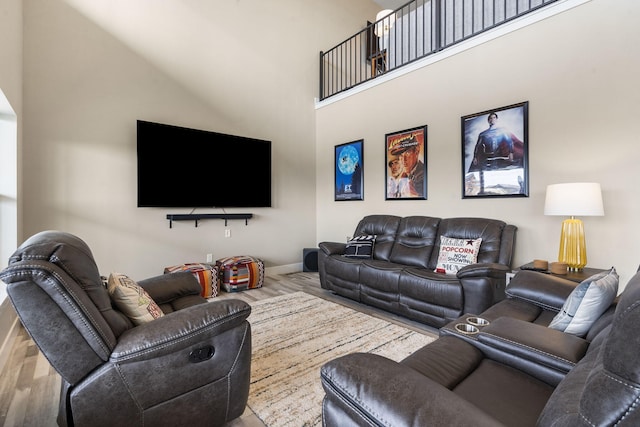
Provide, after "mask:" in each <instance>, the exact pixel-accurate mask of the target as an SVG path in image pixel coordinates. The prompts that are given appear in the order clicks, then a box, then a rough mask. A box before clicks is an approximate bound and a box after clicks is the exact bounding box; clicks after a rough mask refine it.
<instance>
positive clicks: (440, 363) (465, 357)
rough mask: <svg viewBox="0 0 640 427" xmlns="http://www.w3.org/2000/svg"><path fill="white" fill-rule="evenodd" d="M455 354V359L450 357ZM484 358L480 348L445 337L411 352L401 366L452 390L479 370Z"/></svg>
mask: <svg viewBox="0 0 640 427" xmlns="http://www.w3.org/2000/svg"><path fill="white" fill-rule="evenodd" d="M452 354H455V355H456V357H451V355H452ZM482 358H483V355H482V352H481V351H480V350H479V349H478V348H477V347H475V346H472V345H469V344H468V343H466V342H465V341H463V340H460V339H457V338H454V337H451V336H443V337H440V338H438V339H437V340H435V341H433V342H431V343H429V345H425V346H424V347H422V348H420V349H418V350H417V351H415V352H413V353H411V354H410V355H409V356H407V357H406V358H405V359H404V360H402V361H401V362H400V363H401V364H402V365H406V366H409V367H410V368H412V369H414V370H416V371H418V372H419V373H420V374H422V375H424V376H425V377H428V378H430V379H432V380H433V381H435V382H437V383H438V384H440V385H442V386H444V387H446V388H448V389H449V390H452V389H453V388H454V387H455V386H456V385H458V384H459V383H461V382H462V380H463V379H464V378H466V377H467V376H469V374H471V372H473V370H474V369H476V368H477V367H478V365H479V364H480V362H481V361H482Z"/></svg>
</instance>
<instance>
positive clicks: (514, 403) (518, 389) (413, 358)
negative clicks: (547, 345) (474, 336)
mask: <svg viewBox="0 0 640 427" xmlns="http://www.w3.org/2000/svg"><path fill="white" fill-rule="evenodd" d="M400 364H402V365H405V366H408V367H410V368H412V369H414V370H415V371H417V372H419V373H420V374H421V375H424V376H425V377H428V378H429V379H431V380H433V381H435V382H437V383H438V384H440V385H442V386H444V387H446V388H448V389H449V390H452V391H453V392H454V393H455V394H457V395H459V396H461V397H462V398H464V399H465V400H467V401H469V402H471V403H474V404H476V405H477V407H479V408H482V409H483V411H485V412H488V413H489V415H491V416H492V417H494V418H496V419H497V420H499V421H501V422H503V423H504V424H505V425H523V426H524V425H535V423H536V419H537V417H538V414H540V412H542V408H543V407H544V405H545V404H546V402H547V400H548V398H549V396H551V393H552V392H553V387H552V386H550V385H548V384H546V383H544V382H542V381H540V380H538V379H536V378H534V377H532V376H530V375H528V374H525V373H524V372H522V371H519V370H517V369H514V368H511V367H509V366H508V365H505V364H501V363H498V362H495V361H493V360H491V359H488V358H486V357H485V356H484V355H483V353H482V351H481V350H479V349H478V348H477V347H475V346H473V345H471V344H469V343H467V342H466V341H464V340H461V339H459V338H456V337H452V336H442V337H440V338H438V339H437V340H436V341H434V342H432V343H429V345H426V346H424V347H422V348H421V349H419V350H417V351H416V352H414V353H412V354H411V355H409V356H408V357H406V358H405V359H404V360H402V361H401V362H400Z"/></svg>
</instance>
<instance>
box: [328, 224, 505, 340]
mask: <svg viewBox="0 0 640 427" xmlns="http://www.w3.org/2000/svg"><path fill="white" fill-rule="evenodd" d="M362 235H375V236H376V239H375V245H374V249H373V256H372V258H371V259H354V258H348V257H345V256H343V254H344V251H345V247H346V243H339V242H321V243H320V244H319V245H318V246H319V248H320V250H319V251H318V271H319V276H320V285H321V286H322V288H324V289H327V290H330V291H332V292H334V293H336V294H338V295H342V296H344V297H347V298H350V299H353V300H355V301H359V302H361V303H364V304H368V305H371V306H374V307H377V308H381V309H383V310H386V311H389V312H392V313H395V314H399V315H401V316H405V317H407V318H409V319H412V320H416V321H418V322H421V323H425V324H428V325H431V326H435V327H441V326H443V325H445V324H446V323H448V322H450V321H451V320H453V319H456V318H458V317H459V316H460V315H462V314H463V313H481V312H483V311H484V310H486V309H487V308H488V307H490V306H491V305H493V304H495V303H496V302H498V301H500V300H502V299H504V297H505V293H504V289H505V282H506V273H507V272H508V271H511V262H512V258H513V252H514V245H515V235H516V227H515V226H513V225H509V224H506V223H505V222H503V221H500V220H495V219H485V218H445V219H441V218H434V217H428V216H409V217H399V216H394V215H369V216H365V217H364V218H363V219H362V220H360V222H359V223H358V225H357V227H356V229H355V231H354V236H362ZM440 236H446V237H453V238H458V239H477V238H482V244H481V246H480V250H479V253H478V258H477V263H476V264H473V265H468V266H465V267H463V268H461V269H460V270H459V271H458V272H457V273H456V274H442V273H436V272H434V270H435V268H436V265H437V261H438V254H439V252H440Z"/></svg>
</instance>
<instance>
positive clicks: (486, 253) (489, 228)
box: [427, 218, 506, 269]
mask: <svg viewBox="0 0 640 427" xmlns="http://www.w3.org/2000/svg"><path fill="white" fill-rule="evenodd" d="M505 225H506V223H505V222H504V221H500V220H497V219H486V218H445V219H442V220H441V221H440V225H439V226H438V238H437V239H436V241H435V247H434V248H433V251H432V253H431V258H430V260H429V265H428V266H427V267H428V268H431V269H435V268H436V266H437V265H438V255H439V254H440V236H445V237H453V238H455V239H478V238H482V245H481V246H480V252H479V253H478V263H492V262H499V261H500V249H501V243H502V230H503V229H504V227H505Z"/></svg>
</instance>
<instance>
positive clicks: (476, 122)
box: [462, 102, 529, 199]
mask: <svg viewBox="0 0 640 427" xmlns="http://www.w3.org/2000/svg"><path fill="white" fill-rule="evenodd" d="M528 107H529V103H528V102H522V103H520V104H514V105H509V106H506V107H500V108H495V109H492V110H488V111H483V112H481V113H476V114H471V115H468V116H464V117H462V168H463V180H462V198H463V199H464V198H474V197H528V196H529V161H528V158H529V156H528V152H529V151H528V146H529V137H528V133H529V122H528Z"/></svg>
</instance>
